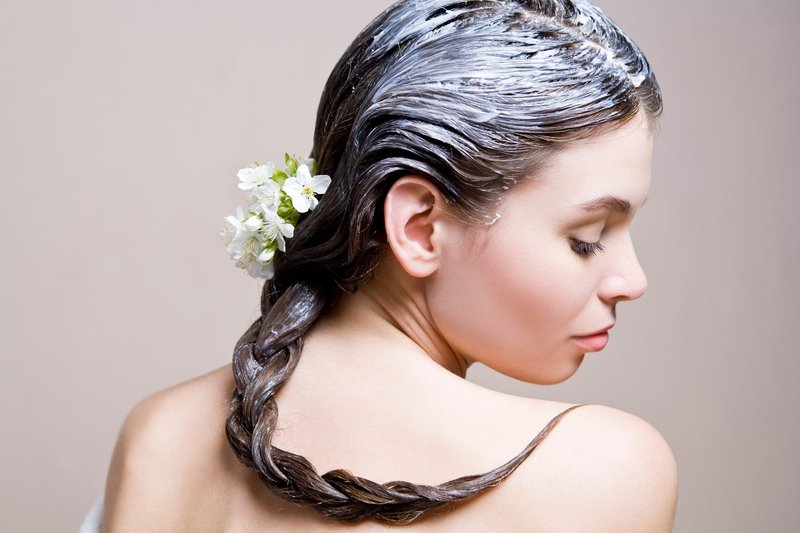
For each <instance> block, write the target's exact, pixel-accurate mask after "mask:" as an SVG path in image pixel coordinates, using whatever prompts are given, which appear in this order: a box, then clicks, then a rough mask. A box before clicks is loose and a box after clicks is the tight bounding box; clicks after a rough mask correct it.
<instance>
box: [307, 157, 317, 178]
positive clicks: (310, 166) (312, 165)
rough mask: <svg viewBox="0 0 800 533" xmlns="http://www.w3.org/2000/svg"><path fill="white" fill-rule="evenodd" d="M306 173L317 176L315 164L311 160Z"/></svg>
mask: <svg viewBox="0 0 800 533" xmlns="http://www.w3.org/2000/svg"><path fill="white" fill-rule="evenodd" d="M308 171H309V172H310V173H311V175H312V176H316V175H317V162H316V161H314V160H313V159H312V160H311V164H310V165H309V166H308Z"/></svg>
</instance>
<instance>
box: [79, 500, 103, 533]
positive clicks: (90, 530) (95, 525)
mask: <svg viewBox="0 0 800 533" xmlns="http://www.w3.org/2000/svg"><path fill="white" fill-rule="evenodd" d="M104 497H105V495H103V494H101V495H100V496H99V497H98V498H97V499H96V500H95V502H94V505H92V508H91V509H89V512H88V513H86V516H85V517H84V518H83V523H82V524H81V528H80V530H78V533H101V531H100V528H101V526H102V524H101V520H102V519H103V499H104Z"/></svg>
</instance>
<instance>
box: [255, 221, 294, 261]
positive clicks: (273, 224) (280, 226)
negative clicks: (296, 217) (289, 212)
mask: <svg viewBox="0 0 800 533" xmlns="http://www.w3.org/2000/svg"><path fill="white" fill-rule="evenodd" d="M263 217H264V229H263V230H262V234H263V235H264V236H265V237H266V239H267V242H272V241H278V250H280V251H281V252H285V251H286V241H285V240H284V237H287V238H289V239H291V238H292V237H293V236H294V226H292V225H291V224H288V223H286V221H284V220H283V219H282V218H281V217H280V216H279V215H278V214H277V213H273V212H272V211H265V212H264V213H263Z"/></svg>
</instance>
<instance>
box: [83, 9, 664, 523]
mask: <svg viewBox="0 0 800 533" xmlns="http://www.w3.org/2000/svg"><path fill="white" fill-rule="evenodd" d="M660 113H661V95H660V90H659V87H658V84H657V82H656V79H655V76H654V75H653V73H652V72H651V70H650V68H649V65H648V62H647V60H646V59H645V57H644V56H643V55H642V53H641V51H640V50H639V49H638V47H637V46H636V45H635V44H634V43H632V42H631V41H630V40H629V39H628V37H627V36H626V35H625V34H624V33H623V32H622V31H621V30H620V29H619V28H617V27H616V26H615V25H614V24H613V22H612V21H610V20H609V19H608V18H607V17H606V16H605V15H604V14H603V13H602V12H601V11H600V10H599V9H598V8H596V7H594V6H593V5H591V4H589V3H588V2H585V1H569V0H495V1H490V0H481V1H478V0H476V1H462V2H450V1H445V0H408V1H400V2H398V3H396V4H395V5H393V6H392V7H390V8H389V9H388V10H386V11H385V12H384V13H382V14H381V15H379V16H378V17H377V18H376V19H375V20H374V21H373V22H372V23H370V25H369V26H367V28H365V29H364V30H363V31H362V33H361V34H360V35H359V36H358V37H357V38H356V40H355V41H354V42H353V43H352V45H351V46H350V47H349V49H348V50H347V51H346V52H345V53H344V55H343V57H342V58H341V59H340V61H339V63H338V64H337V65H336V67H335V68H334V70H333V72H332V74H331V76H330V78H329V80H328V83H327V84H326V87H325V89H324V92H323V95H322V98H321V101H320V106H319V109H318V115H317V123H316V129H315V135H314V147H313V150H312V154H311V157H312V158H313V160H309V161H306V162H305V163H306V166H305V167H303V168H302V169H300V167H301V166H302V164H301V163H303V162H299V161H293V160H287V161H288V164H287V166H288V170H287V173H286V174H284V175H283V177H282V178H281V179H280V180H278V181H279V182H281V183H282V184H284V185H285V184H286V183H287V182H288V181H289V180H290V179H291V180H293V181H294V185H295V189H294V190H293V192H291V191H289V187H288V186H287V187H284V189H285V192H286V194H285V195H284V196H281V197H280V198H283V199H284V200H286V198H287V197H289V196H291V198H292V204H293V208H294V210H293V211H291V214H287V213H289V212H288V211H286V209H284V211H282V213H283V215H284V217H285V219H281V220H278V221H277V222H274V221H273V222H274V224H273V226H271V228H272V229H273V230H274V231H273V233H271V238H272V239H273V240H272V241H270V242H271V244H270V246H267V247H266V249H258V250H255V251H254V250H253V249H247V248H246V246H245V248H244V249H246V250H248V251H249V252H251V254H250V255H249V256H246V257H245V256H243V255H241V254H239V255H237V254H236V253H234V254H232V255H234V256H235V257H236V258H237V259H238V261H237V264H238V265H239V266H243V267H244V266H248V269H249V272H250V273H251V274H253V273H257V274H261V275H263V276H264V277H266V278H268V280H267V282H266V283H265V284H264V289H263V293H262V301H261V316H260V317H259V318H258V319H257V320H256V321H255V322H254V323H253V324H252V325H251V327H250V328H249V329H248V330H247V331H246V332H245V334H244V335H243V336H242V338H241V339H240V340H239V343H238V344H237V346H236V348H235V351H234V355H233V364H232V365H230V366H228V365H226V366H225V367H223V368H220V369H217V370H215V371H213V372H210V373H208V374H206V375H203V376H200V377H198V378H195V379H193V380H191V381H189V382H186V383H182V384H179V385H176V386H174V387H171V388H170V389H167V390H164V391H161V392H159V393H157V394H155V395H152V396H150V397H149V398H147V399H145V400H143V401H142V402H141V403H140V404H139V405H137V406H136V407H135V408H134V409H133V411H132V412H131V413H130V414H129V416H128V417H127V419H126V421H125V423H124V425H123V428H122V430H121V432H120V435H119V439H118V442H117V446H116V448H115V450H114V455H113V458H112V462H111V466H110V470H109V475H108V480H107V487H106V494H105V500H104V501H103V500H102V499H101V500H99V501H98V504H97V507H96V508H95V509H94V511H95V512H96V515H97V517H98V518H99V515H100V514H103V522H104V525H105V529H104V530H105V531H201V530H202V531H223V530H224V531H251V530H252V531H256V530H258V531H263V530H270V531H295V530H296V531H328V530H338V529H341V528H343V527H345V526H348V527H355V528H356V529H358V528H361V529H363V530H377V529H384V528H388V527H390V524H406V527H408V528H410V529H414V528H417V529H423V530H430V531H481V530H487V531H548V532H549V531H570V532H574V531H603V532H605V531H608V532H612V531H614V532H618V531H647V532H663V531H671V529H672V524H673V521H674V514H675V505H676V499H677V474H676V465H675V461H674V458H673V455H672V452H671V450H670V448H669V446H668V445H667V443H666V442H665V441H664V439H663V437H662V436H661V435H660V434H659V433H658V431H657V430H655V429H654V428H653V427H652V426H651V425H649V424H648V423H647V422H645V421H644V420H642V419H640V418H638V417H635V416H633V415H630V414H628V413H625V412H622V411H619V410H617V409H613V408H610V407H606V406H601V405H575V404H564V403H560V402H552V401H544V400H537V399H531V398H523V397H515V396H510V395H506V394H502V393H498V392H495V391H491V390H487V389H484V388H481V387H479V386H477V385H475V384H472V383H470V382H468V381H466V380H465V379H464V377H465V375H466V371H467V368H468V367H469V366H470V365H471V364H473V363H474V362H481V363H483V364H485V365H487V366H489V367H491V368H494V369H495V370H497V371H499V372H502V373H504V374H506V375H509V376H511V377H514V378H517V379H520V380H524V381H527V382H530V383H540V384H551V383H559V382H562V381H564V380H566V379H568V378H569V377H570V376H571V375H572V374H574V373H575V372H576V371H577V369H578V367H579V365H580V363H581V362H582V360H583V358H584V356H585V353H586V352H590V351H598V350H600V349H602V348H603V346H604V345H605V342H606V340H607V338H608V334H607V330H608V329H610V328H611V326H613V324H614V321H615V316H616V305H617V304H618V303H619V302H621V301H628V300H634V299H636V298H638V297H639V296H641V295H642V293H643V292H644V291H645V288H646V284H647V282H646V278H645V275H644V273H643V272H642V270H641V267H640V265H639V263H638V261H637V259H636V255H635V252H634V249H633V245H632V242H631V238H630V233H629V230H630V225H631V222H632V219H633V217H634V215H635V213H636V212H637V210H638V209H639V208H640V207H641V205H642V204H644V202H645V200H646V198H647V192H648V189H649V186H650V171H651V158H652V143H653V130H654V127H655V123H656V119H657V118H658V116H659V115H660ZM315 166H316V167H317V168H316V169H315ZM259 168H261V167H259ZM262 170H263V169H262ZM253 172H255V171H253ZM256 173H257V172H256ZM245 174H247V173H245ZM314 174H317V175H318V177H317V178H315V180H313V183H314V185H313V186H311V188H307V189H304V190H305V192H306V197H305V200H303V199H302V198H300V196H299V194H300V192H298V191H300V190H301V189H302V187H301V185H302V184H300V185H298V183H300V182H301V181H302V183H303V184H310V183H311V181H309V178H311V176H312V175H314ZM268 175H272V176H278V174H275V173H274V169H272V167H270V168H269V172H268ZM301 175H302V176H301ZM247 176H250V175H249V174H247ZM247 176H245V175H240V178H241V179H242V184H241V186H242V188H244V189H246V188H248V187H250V188H251V189H252V188H253V187H254V186H255V182H252V181H248V180H249V179H250V177H252V176H250V177H247ZM301 177H303V179H304V180H305V181H303V180H301V179H300V178H301ZM328 178H329V181H328ZM284 180H286V181H284ZM260 183H261V186H264V185H263V183H264V182H260ZM314 187H317V188H316V189H315V188H314ZM276 190H277V189H276ZM290 192H291V194H290ZM276 194H277V193H276ZM273 199H274V200H275V202H276V203H275V205H277V204H278V203H279V197H278V196H274V197H273ZM303 202H305V203H304V204H303V205H302V206H301V205H300V204H302V203H303ZM287 205H288V204H287ZM285 207H286V206H285ZM303 208H304V209H303ZM266 211H267V210H266V209H264V214H262V215H259V216H260V217H261V218H260V219H259V221H258V223H259V224H261V223H262V222H263V223H264V224H266V222H265V220H266V218H265V217H266V215H267V214H266ZM276 212H277V213H281V211H276ZM251 214H252V213H251ZM270 216H273V215H270ZM231 223H232V224H233V225H234V226H236V227H237V228H239V230H240V231H241V232H245V231H247V228H246V227H245V226H246V225H247V223H248V220H247V219H246V218H244V217H242V216H241V213H240V216H239V217H235V218H234V220H233V221H232V222H231ZM281 223H283V224H290V226H291V228H289V227H288V226H285V225H284V226H281V225H280V224H281ZM265 227H266V226H265ZM251 229H252V228H251ZM239 230H237V231H239ZM238 235H239V234H238V233H237V236H238ZM233 238H234V237H233V233H229V234H228V241H229V246H230V242H231V240H232V239H233ZM279 241H280V244H278V242H279ZM242 242H244V241H242ZM252 242H255V241H252ZM240 244H241V242H240ZM262 244H263V242H262ZM240 251H241V250H240ZM256 261H257V263H256ZM253 266H255V267H256V268H255V269H253V268H252V267H253ZM545 437H546V440H545ZM531 439H533V440H531ZM534 449H535V451H536V453H533V451H534ZM399 480H402V481H399ZM103 506H104V509H103ZM91 527H93V526H91V525H89V521H88V520H87V524H86V528H87V530H90V528H91Z"/></svg>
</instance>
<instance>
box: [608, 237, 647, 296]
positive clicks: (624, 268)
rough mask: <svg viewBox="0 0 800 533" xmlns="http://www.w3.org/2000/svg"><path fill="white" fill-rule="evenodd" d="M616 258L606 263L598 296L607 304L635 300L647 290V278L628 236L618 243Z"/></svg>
mask: <svg viewBox="0 0 800 533" xmlns="http://www.w3.org/2000/svg"><path fill="white" fill-rule="evenodd" d="M620 247H621V248H618V250H619V253H618V254H617V256H616V257H615V258H614V259H612V260H611V261H610V262H609V263H608V270H607V271H606V275H605V276H604V277H603V280H602V282H601V283H600V287H599V288H598V295H599V296H600V298H602V299H603V300H605V301H607V302H613V303H615V302H619V301H625V300H635V299H637V298H639V297H640V296H642V295H643V294H644V292H645V291H646V290H647V276H646V275H645V273H644V270H642V266H641V265H640V264H639V259H638V258H637V257H636V251H635V250H634V247H633V242H632V241H631V238H630V235H628V236H627V238H626V241H625V242H622V241H621V242H620Z"/></svg>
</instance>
